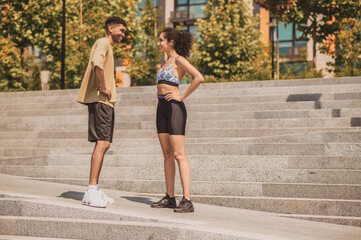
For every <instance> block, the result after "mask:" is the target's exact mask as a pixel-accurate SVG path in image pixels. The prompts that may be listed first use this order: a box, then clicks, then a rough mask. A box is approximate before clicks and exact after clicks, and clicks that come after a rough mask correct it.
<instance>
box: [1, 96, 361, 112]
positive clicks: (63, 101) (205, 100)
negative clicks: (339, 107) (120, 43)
mask: <svg viewBox="0 0 361 240" xmlns="http://www.w3.org/2000/svg"><path fill="white" fill-rule="evenodd" d="M340 94H343V95H345V96H349V95H350V96H354V93H352V92H351V93H338V95H337V96H338V97H339V98H340V97H341V95H340ZM343 95H342V96H343ZM334 98H335V95H334V94H333V93H323V94H303V95H302V94H300V95H291V97H290V95H289V94H287V93H285V94H277V95H254V96H240V95H235V96H222V97H221V98H215V97H209V96H205V97H196V96H193V95H192V96H191V97H189V98H187V99H185V103H186V105H187V106H190V105H204V104H234V103H239V104H240V103H285V102H313V103H314V107H315V108H320V106H322V103H325V102H335V103H336V102H339V101H342V99H341V100H336V101H334ZM44 99H46V101H45V100H44ZM21 100H22V101H20V102H19V101H16V102H10V103H8V104H3V105H0V109H1V110H28V109H29V108H34V109H39V108H40V109H64V108H66V109H68V108H73V107H75V108H86V106H84V105H82V104H79V103H77V102H76V95H74V96H47V97H46V98H44V97H26V98H22V99H21ZM359 100H360V98H357V97H356V96H355V97H353V98H351V99H345V101H359ZM0 102H1V99H0ZM157 103H158V100H157V99H156V97H155V96H154V97H153V98H152V99H141V98H139V99H122V100H118V101H117V102H116V105H115V107H116V108H118V107H132V106H133V107H134V106H155V105H157ZM351 105H352V104H351Z"/></svg>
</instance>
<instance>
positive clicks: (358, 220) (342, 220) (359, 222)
mask: <svg viewBox="0 0 361 240" xmlns="http://www.w3.org/2000/svg"><path fill="white" fill-rule="evenodd" d="M279 216H280V217H288V218H295V219H301V220H309V221H316V222H324V223H333V224H341V225H348V226H354V227H361V217H339V216H317V215H299V214H287V215H279Z"/></svg>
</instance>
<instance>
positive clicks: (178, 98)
mask: <svg viewBox="0 0 361 240" xmlns="http://www.w3.org/2000/svg"><path fill="white" fill-rule="evenodd" d="M165 99H166V100H167V101H170V100H175V101H177V102H181V101H183V98H182V96H181V95H180V94H179V92H178V91H176V92H167V93H166V96H165Z"/></svg>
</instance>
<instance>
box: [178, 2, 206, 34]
mask: <svg viewBox="0 0 361 240" xmlns="http://www.w3.org/2000/svg"><path fill="white" fill-rule="evenodd" d="M207 2H208V1H206V0H175V3H174V12H173V13H172V22H173V24H174V27H176V26H178V25H182V28H181V30H185V31H189V32H191V33H193V34H194V35H195V37H198V35H197V29H198V26H195V25H194V23H195V22H196V20H197V19H198V18H202V17H204V15H203V7H205V6H206V4H207Z"/></svg>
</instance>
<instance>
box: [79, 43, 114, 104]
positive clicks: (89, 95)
mask: <svg viewBox="0 0 361 240" xmlns="http://www.w3.org/2000/svg"><path fill="white" fill-rule="evenodd" d="M95 66H97V67H99V68H101V69H103V70H104V80H105V86H106V88H107V89H109V90H110V92H111V93H112V98H111V99H110V100H108V96H107V95H106V94H104V93H102V92H100V91H99V90H97V89H98V88H99V87H100V84H99V80H98V79H97V77H96V75H95ZM116 100H117V96H116V88H115V79H114V58H113V49H112V45H111V44H110V42H109V40H108V39H107V38H100V39H98V40H97V41H96V42H95V43H94V45H93V47H92V50H91V52H90V59H89V63H88V67H87V69H86V72H85V75H84V78H83V81H82V83H81V87H80V91H79V94H78V97H77V99H76V101H77V102H79V103H83V104H87V103H93V102H101V103H105V104H107V105H109V106H111V107H114V105H115V102H116Z"/></svg>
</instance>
